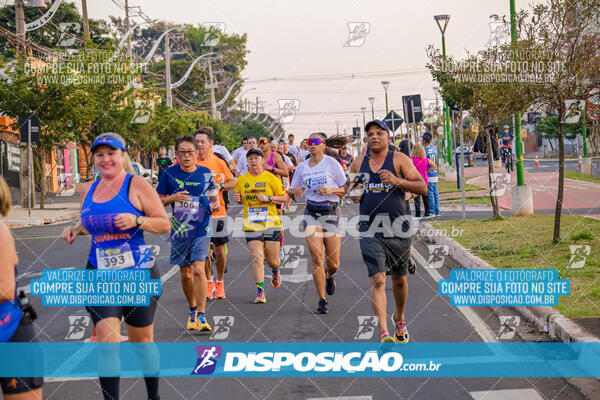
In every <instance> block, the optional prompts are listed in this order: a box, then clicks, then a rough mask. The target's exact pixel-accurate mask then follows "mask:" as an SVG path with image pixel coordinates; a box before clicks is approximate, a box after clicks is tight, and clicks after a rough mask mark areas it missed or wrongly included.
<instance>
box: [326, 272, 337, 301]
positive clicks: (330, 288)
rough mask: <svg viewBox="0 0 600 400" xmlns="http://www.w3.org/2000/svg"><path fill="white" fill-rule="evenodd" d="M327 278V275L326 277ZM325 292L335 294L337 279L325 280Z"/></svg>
mask: <svg viewBox="0 0 600 400" xmlns="http://www.w3.org/2000/svg"><path fill="white" fill-rule="evenodd" d="M325 276H327V275H325ZM325 291H326V292H327V294H328V295H330V296H331V295H332V294H334V293H335V277H334V276H332V277H331V278H325Z"/></svg>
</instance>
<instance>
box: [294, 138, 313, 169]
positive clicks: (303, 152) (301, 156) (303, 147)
mask: <svg viewBox="0 0 600 400" xmlns="http://www.w3.org/2000/svg"><path fill="white" fill-rule="evenodd" d="M309 155H310V151H308V144H307V139H304V140H303V141H302V142H300V149H299V150H298V154H297V155H296V159H297V160H298V164H300V163H301V162H302V161H304V160H306V157H308V156H309Z"/></svg>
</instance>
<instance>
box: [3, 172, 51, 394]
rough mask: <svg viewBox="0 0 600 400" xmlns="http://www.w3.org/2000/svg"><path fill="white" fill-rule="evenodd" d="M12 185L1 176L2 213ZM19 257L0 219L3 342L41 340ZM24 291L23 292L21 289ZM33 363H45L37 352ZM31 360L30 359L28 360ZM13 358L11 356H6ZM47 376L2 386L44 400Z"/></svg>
mask: <svg viewBox="0 0 600 400" xmlns="http://www.w3.org/2000/svg"><path fill="white" fill-rule="evenodd" d="M11 202H12V200H11V197H10V190H9V188H8V185H7V184H6V182H5V181H4V178H2V177H1V176H0V216H3V217H6V216H7V215H8V212H9V211H10V207H11ZM18 263H19V258H18V256H17V251H16V249H15V241H14V239H13V236H12V234H11V233H10V231H9V230H8V227H7V226H6V225H4V223H2V222H1V221H0V321H2V324H0V343H3V342H9V343H16V342H37V339H36V334H35V330H34V329H33V320H34V319H35V318H34V314H33V313H28V312H27V310H24V309H23V306H22V304H21V301H20V299H19V296H17V264H18ZM21 293H23V292H21ZM23 356H24V357H29V356H33V358H34V359H33V360H31V361H32V363H34V362H37V363H41V362H42V361H41V360H39V359H36V356H35V355H31V354H27V355H25V354H23ZM28 361H29V360H28ZM4 362H9V360H4ZM43 384H44V379H43V378H41V377H40V378H20V377H3V378H0V387H1V388H2V393H3V394H4V399H6V400H18V399H22V400H41V399H42V385H43Z"/></svg>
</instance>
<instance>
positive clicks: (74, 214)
mask: <svg viewBox="0 0 600 400" xmlns="http://www.w3.org/2000/svg"><path fill="white" fill-rule="evenodd" d="M79 213H80V211H79V210H77V211H70V212H67V213H66V214H64V215H61V216H59V217H54V218H32V219H31V220H29V221H27V220H21V222H5V224H6V226H8V228H9V229H15V228H26V227H30V226H42V225H46V224H52V223H55V222H61V221H66V220H70V219H74V218H79ZM10 219H12V218H9V220H10ZM0 221H1V220H0Z"/></svg>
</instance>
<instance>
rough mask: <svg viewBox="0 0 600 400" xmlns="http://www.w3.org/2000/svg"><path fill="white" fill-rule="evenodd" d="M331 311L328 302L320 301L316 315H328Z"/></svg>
mask: <svg viewBox="0 0 600 400" xmlns="http://www.w3.org/2000/svg"><path fill="white" fill-rule="evenodd" d="M327 313H329V311H328V310H327V300H324V299H319V305H318V306H317V311H315V314H327Z"/></svg>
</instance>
